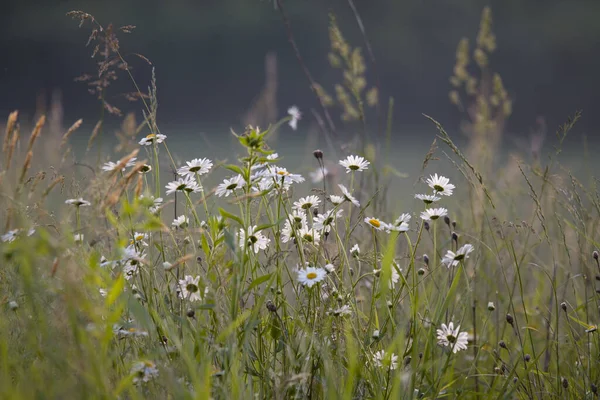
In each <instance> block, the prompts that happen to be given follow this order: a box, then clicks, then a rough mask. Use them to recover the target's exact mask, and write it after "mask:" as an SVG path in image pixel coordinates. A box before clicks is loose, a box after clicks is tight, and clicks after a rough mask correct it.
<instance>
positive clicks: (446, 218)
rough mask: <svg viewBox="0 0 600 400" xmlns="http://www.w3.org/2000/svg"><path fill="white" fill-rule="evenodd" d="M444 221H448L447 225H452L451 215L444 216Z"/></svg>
mask: <svg viewBox="0 0 600 400" xmlns="http://www.w3.org/2000/svg"><path fill="white" fill-rule="evenodd" d="M444 222H445V223H446V225H448V226H450V217H449V216H447V215H446V216H444Z"/></svg>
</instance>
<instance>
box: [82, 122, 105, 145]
mask: <svg viewBox="0 0 600 400" xmlns="http://www.w3.org/2000/svg"><path fill="white" fill-rule="evenodd" d="M100 128H102V120H100V121H98V122H97V123H96V126H94V130H93V131H92V134H91V136H90V140H88V145H87V149H86V151H89V150H90V149H91V148H92V144H93V143H94V139H96V136H98V134H99V133H100V130H101V129H100Z"/></svg>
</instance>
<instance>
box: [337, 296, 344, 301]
mask: <svg viewBox="0 0 600 400" xmlns="http://www.w3.org/2000/svg"><path fill="white" fill-rule="evenodd" d="M337 301H338V303H343V302H344V297H343V296H342V295H341V294H338V297H337Z"/></svg>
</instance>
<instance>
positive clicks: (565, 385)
mask: <svg viewBox="0 0 600 400" xmlns="http://www.w3.org/2000/svg"><path fill="white" fill-rule="evenodd" d="M560 383H562V387H564V388H565V389H566V388H568V387H569V381H568V380H567V378H565V377H564V376H563V378H562V379H561V380H560Z"/></svg>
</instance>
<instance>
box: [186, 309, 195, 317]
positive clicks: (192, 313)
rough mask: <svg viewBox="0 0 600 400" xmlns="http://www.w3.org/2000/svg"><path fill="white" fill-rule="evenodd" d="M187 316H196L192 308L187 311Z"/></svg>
mask: <svg viewBox="0 0 600 400" xmlns="http://www.w3.org/2000/svg"><path fill="white" fill-rule="evenodd" d="M187 316H188V317H189V318H194V316H196V311H194V310H192V309H191V308H190V309H189V310H188V312H187Z"/></svg>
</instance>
